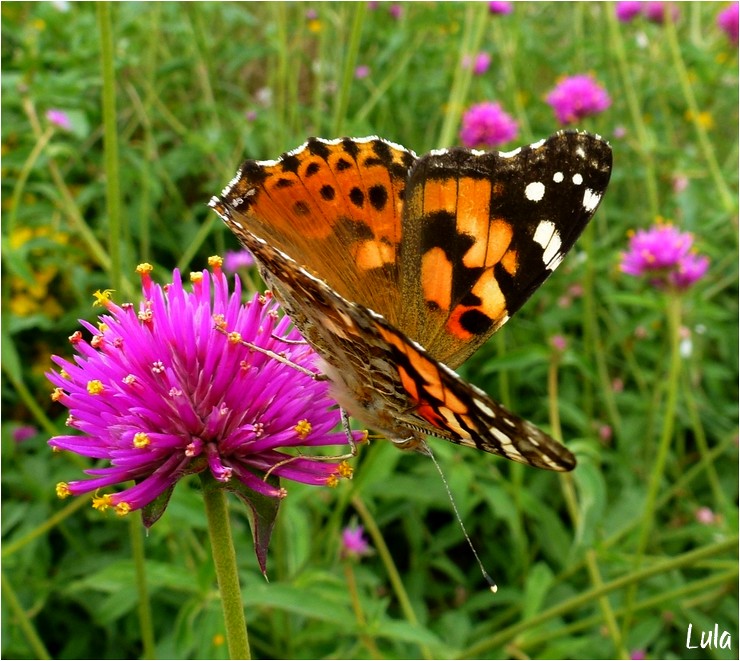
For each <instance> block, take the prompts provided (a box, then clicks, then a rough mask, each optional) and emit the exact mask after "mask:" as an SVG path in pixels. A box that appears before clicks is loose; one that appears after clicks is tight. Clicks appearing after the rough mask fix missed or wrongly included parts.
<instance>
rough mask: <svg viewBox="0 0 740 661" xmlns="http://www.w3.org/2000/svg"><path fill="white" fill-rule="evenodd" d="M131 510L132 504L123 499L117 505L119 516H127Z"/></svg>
mask: <svg viewBox="0 0 740 661" xmlns="http://www.w3.org/2000/svg"><path fill="white" fill-rule="evenodd" d="M130 511H131V505H129V504H128V503H127V502H126V501H121V502H120V503H118V504H117V505H116V514H117V515H118V516H126V515H127V514H128V513H129V512H130Z"/></svg>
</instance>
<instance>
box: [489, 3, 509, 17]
mask: <svg viewBox="0 0 740 661" xmlns="http://www.w3.org/2000/svg"><path fill="white" fill-rule="evenodd" d="M488 11H489V12H491V13H492V14H511V12H512V11H514V7H513V6H512V3H511V2H496V1H495V0H493V1H492V2H489V3H488Z"/></svg>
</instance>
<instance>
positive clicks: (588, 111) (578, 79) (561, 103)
mask: <svg viewBox="0 0 740 661" xmlns="http://www.w3.org/2000/svg"><path fill="white" fill-rule="evenodd" d="M546 100H547V103H549V104H550V106H551V107H552V109H553V111H554V112H555V116H556V117H557V118H558V121H559V122H560V123H561V124H564V125H565V124H572V123H573V122H576V121H578V120H579V119H581V118H583V117H586V116H588V115H595V114H597V113H600V112H602V111H603V110H606V109H607V108H608V107H609V106H610V105H611V99H610V98H609V95H608V94H607V93H606V90H605V89H604V88H602V87H601V86H600V85H599V84H598V83H597V82H596V81H595V80H594V79H593V78H592V77H591V76H587V75H583V74H581V75H577V76H569V77H567V78H563V79H562V80H561V81H560V82H559V83H558V84H557V85H556V86H555V88H554V89H553V90H552V91H551V92H550V93H549V94H548V95H547V99H546Z"/></svg>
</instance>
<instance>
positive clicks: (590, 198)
mask: <svg viewBox="0 0 740 661" xmlns="http://www.w3.org/2000/svg"><path fill="white" fill-rule="evenodd" d="M599 202H601V193H597V192H596V191H592V190H591V189H590V188H587V189H586V190H585V191H584V193H583V208H584V209H585V210H586V211H589V212H590V211H593V210H594V209H595V208H596V207H597V206H599Z"/></svg>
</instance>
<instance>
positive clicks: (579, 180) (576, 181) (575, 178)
mask: <svg viewBox="0 0 740 661" xmlns="http://www.w3.org/2000/svg"><path fill="white" fill-rule="evenodd" d="M573 183H574V184H575V185H576V186H580V185H581V184H582V183H583V177H582V176H581V175H580V174H579V173H576V174H574V175H573Z"/></svg>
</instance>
